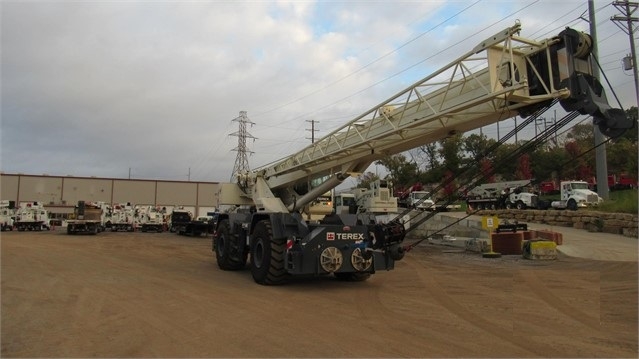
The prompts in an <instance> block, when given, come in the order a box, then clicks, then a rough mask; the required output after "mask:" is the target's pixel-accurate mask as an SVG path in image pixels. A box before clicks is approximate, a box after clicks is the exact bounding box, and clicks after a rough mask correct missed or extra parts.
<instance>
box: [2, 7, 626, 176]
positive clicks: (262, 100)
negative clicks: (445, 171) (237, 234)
mask: <svg viewBox="0 0 639 359" xmlns="http://www.w3.org/2000/svg"><path fill="white" fill-rule="evenodd" d="M580 4H581V6H580ZM470 5H472V3H465V2H434V1H421V2H414V1H392V2H391V1H379V2H370V1H352V2H311V1H304V2H299V1H294V2H285V1H278V2H265V1H250V2H248V1H246V2H244V1H237V2H231V1H229V2H219V1H209V2H144V1H141V2H66V1H65V2H53V1H52V2H41V1H37V2H22V1H21V2H17V1H16V2H12V1H5V2H3V3H2V5H1V6H2V15H1V16H2V18H1V23H2V25H1V26H2V28H1V30H2V43H1V46H2V49H1V50H2V55H1V56H2V83H1V86H2V124H1V126H2V134H1V141H2V142H1V146H2V147H1V149H2V164H1V167H2V171H5V172H9V173H16V172H18V173H30V174H38V173H48V174H52V175H53V174H60V175H66V174H72V175H78V176H92V175H93V176H103V177H126V176H128V171H129V168H131V172H132V175H133V176H134V177H136V178H159V179H174V180H186V179H187V178H188V174H189V171H190V173H191V176H190V178H191V180H205V181H226V180H228V179H229V178H230V175H231V173H230V172H231V170H232V168H233V164H234V162H235V155H236V153H235V152H233V151H231V150H232V149H233V148H235V147H236V146H237V138H235V137H231V136H229V134H230V133H232V132H235V131H237V127H236V123H233V122H231V121H232V120H233V119H234V118H236V117H237V116H238V114H239V111H243V110H245V111H248V116H249V118H250V119H251V120H252V121H253V122H255V126H253V127H252V128H250V129H249V131H250V133H251V134H252V135H253V136H255V137H257V138H258V139H257V140H256V141H255V142H250V143H249V148H250V149H251V150H253V151H255V153H254V154H253V155H252V156H251V157H250V161H251V166H253V167H257V166H259V165H263V164H266V163H269V162H272V161H275V160H277V159H279V158H281V157H284V156H287V155H289V154H291V153H293V152H294V151H296V150H298V149H300V148H302V147H303V146H305V145H306V144H308V143H310V140H308V139H307V138H310V132H309V131H308V130H309V128H310V124H309V122H308V121H309V120H315V121H319V123H317V128H318V129H320V130H321V131H320V132H319V133H318V134H317V135H318V136H321V135H324V134H326V133H328V132H329V131H330V130H332V129H335V128H336V127H338V126H339V125H341V124H344V123H346V122H348V121H349V120H350V119H352V118H353V117H355V116H357V115H359V114H360V113H361V112H363V111H365V110H367V109H369V108H370V107H372V106H374V105H375V104H377V103H379V102H381V101H383V100H385V99H386V97H388V96H390V95H392V94H394V93H396V92H398V91H399V90H401V89H403V88H404V87H405V86H407V85H408V84H410V83H413V82H415V81H417V80H419V79H420V78H422V77H425V76H426V75H428V74H429V73H430V72H431V71H433V70H434V69H437V68H439V67H441V66H442V65H444V64H445V63H447V62H449V61H452V60H453V59H455V58H456V57H458V56H459V55H461V54H462V53H464V52H466V51H468V50H469V49H471V48H472V47H473V46H475V45H476V43H477V42H478V41H480V40H483V39H484V38H486V37H487V36H489V35H491V34H493V33H495V32H497V31H499V30H501V29H503V28H505V27H507V26H510V25H512V24H513V23H514V21H515V20H516V19H521V20H522V24H523V28H524V31H523V33H522V36H524V37H526V36H527V35H529V34H533V35H534V36H533V37H534V38H537V37H539V38H541V37H546V36H551V35H553V34H556V33H558V32H559V31H560V30H561V28H562V27H563V26H565V25H568V24H571V26H577V25H578V26H581V27H582V29H587V24H585V23H583V22H577V23H575V22H574V21H575V19H577V18H578V17H579V16H580V15H581V13H582V12H583V11H584V10H585V9H586V5H585V3H584V2H582V1H564V2H561V3H560V2H555V1H537V2H528V1H485V2H480V3H478V4H476V5H474V6H471V7H470V8H469V9H468V10H466V11H462V10H463V9H464V8H465V7H468V6H470ZM605 5H606V3H603V2H599V1H597V2H596V7H597V8H598V9H600V10H599V12H598V20H597V22H598V24H600V25H599V27H598V35H599V38H600V39H602V38H606V41H605V42H604V43H601V44H600V49H599V50H600V58H601V59H602V62H603V63H604V70H605V71H607V72H610V73H609V74H608V75H609V76H610V77H611V81H612V83H613V86H615V87H616V90H617V91H618V92H619V95H620V96H621V98H622V102H623V104H624V106H626V107H628V106H632V105H635V104H636V97H635V94H634V83H633V80H632V77H630V76H629V75H628V73H627V72H624V71H622V70H621V69H620V61H621V60H620V59H621V57H623V56H624V55H626V53H629V43H628V37H627V35H625V34H623V33H622V32H620V30H619V29H618V28H617V27H616V26H615V25H614V24H613V23H612V22H610V21H609V20H608V19H609V17H610V16H611V15H613V14H616V13H618V11H617V10H616V9H615V8H614V7H612V6H605ZM522 8H524V9H525V10H523V11H521V12H518V13H515V12H516V10H517V9H522ZM575 9H576V10H575ZM549 13H551V14H552V16H550V17H549V16H548V14H549ZM479 14H482V15H479ZM486 14H488V15H486ZM510 14H514V15H510ZM575 24H577V25H575ZM549 30H552V32H550V33H549V32H548V31H549ZM458 42H459V44H458V45H455V46H454V47H452V48H451V46H453V45H454V44H456V43H458ZM407 69H409V70H407ZM398 74H399V75H398ZM609 98H610V99H612V98H613V97H612V95H610V96H609Z"/></svg>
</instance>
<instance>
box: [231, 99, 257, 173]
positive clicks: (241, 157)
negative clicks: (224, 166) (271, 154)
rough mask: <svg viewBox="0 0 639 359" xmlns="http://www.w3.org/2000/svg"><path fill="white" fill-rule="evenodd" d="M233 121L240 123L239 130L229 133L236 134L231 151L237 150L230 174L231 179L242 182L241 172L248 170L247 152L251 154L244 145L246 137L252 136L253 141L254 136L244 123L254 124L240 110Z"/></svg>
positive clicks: (244, 112)
mask: <svg viewBox="0 0 639 359" xmlns="http://www.w3.org/2000/svg"><path fill="white" fill-rule="evenodd" d="M233 121H235V122H238V123H239V124H240V126H239V130H238V131H237V132H233V133H231V136H237V147H235V148H234V149H233V151H237V157H235V166H233V172H232V175H231V181H232V182H233V181H234V180H239V181H240V182H243V181H242V180H241V179H240V178H241V176H240V175H242V174H246V173H248V172H249V170H250V169H249V164H248V157H247V155H248V154H252V153H253V152H251V151H249V149H248V147H247V146H246V139H247V138H252V139H253V141H255V137H253V136H252V135H251V134H250V133H248V131H246V125H247V124H250V125H251V126H253V125H254V123H253V122H251V120H249V118H248V117H247V116H246V111H240V116H239V117H237V118H235V119H233Z"/></svg>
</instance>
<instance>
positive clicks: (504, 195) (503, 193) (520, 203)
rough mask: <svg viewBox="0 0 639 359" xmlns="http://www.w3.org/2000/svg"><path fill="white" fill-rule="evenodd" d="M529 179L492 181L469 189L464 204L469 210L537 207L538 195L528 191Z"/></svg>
mask: <svg viewBox="0 0 639 359" xmlns="http://www.w3.org/2000/svg"><path fill="white" fill-rule="evenodd" d="M530 183H531V180H520V181H506V182H494V183H486V184H482V185H479V186H477V187H475V188H473V189H471V190H470V191H469V192H468V194H467V197H466V204H467V205H468V208H469V209H471V210H482V209H514V208H516V209H527V208H537V205H538V202H539V196H538V195H537V194H535V193H531V192H528V191H527V190H526V187H529V186H530Z"/></svg>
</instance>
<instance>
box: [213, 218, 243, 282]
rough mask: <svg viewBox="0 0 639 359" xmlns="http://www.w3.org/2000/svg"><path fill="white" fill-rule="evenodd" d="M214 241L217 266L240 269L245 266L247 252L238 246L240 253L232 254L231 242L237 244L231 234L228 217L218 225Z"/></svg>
mask: <svg viewBox="0 0 639 359" xmlns="http://www.w3.org/2000/svg"><path fill="white" fill-rule="evenodd" d="M214 241H215V259H217V266H218V267H219V268H220V269H222V270H233V271H235V270H241V269H244V268H245V267H246V260H247V257H248V252H247V251H246V250H245V249H244V248H243V246H242V248H239V249H238V250H240V251H241V253H240V255H239V256H237V255H233V253H232V249H233V244H234V242H235V244H237V238H236V236H235V235H233V234H231V225H230V223H229V220H228V219H225V220H222V221H221V222H220V225H219V227H218V233H217V236H215V237H214Z"/></svg>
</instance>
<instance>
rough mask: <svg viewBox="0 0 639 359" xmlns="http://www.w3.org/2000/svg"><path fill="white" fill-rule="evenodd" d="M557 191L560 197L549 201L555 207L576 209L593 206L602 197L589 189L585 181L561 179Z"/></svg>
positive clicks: (596, 204) (599, 201)
mask: <svg viewBox="0 0 639 359" xmlns="http://www.w3.org/2000/svg"><path fill="white" fill-rule="evenodd" d="M559 191H560V196H561V199H560V200H559V201H553V202H551V203H550V206H551V207H552V208H555V209H569V210H571V211H576V210H577V208H586V207H594V206H598V205H599V204H600V203H601V202H603V198H601V197H599V195H598V194H597V193H596V192H593V191H591V190H590V188H589V187H588V182H586V181H561V183H560V185H559Z"/></svg>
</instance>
